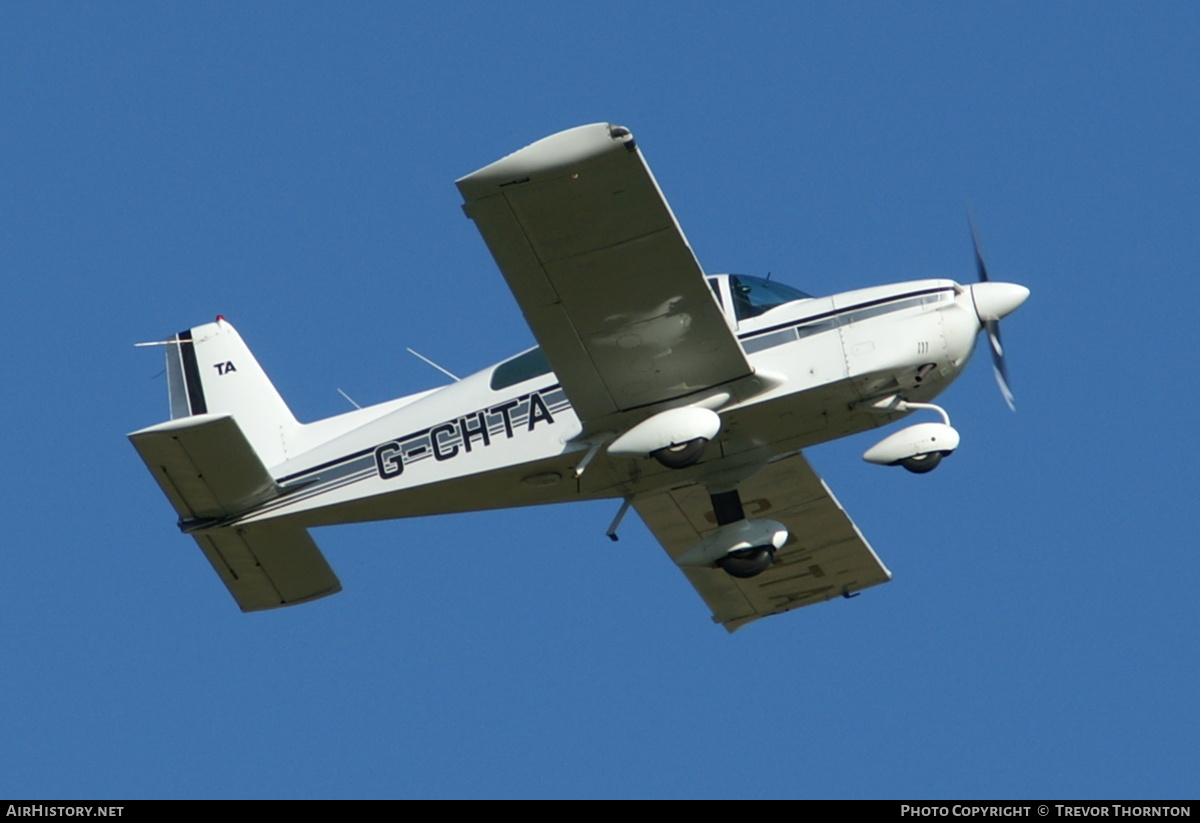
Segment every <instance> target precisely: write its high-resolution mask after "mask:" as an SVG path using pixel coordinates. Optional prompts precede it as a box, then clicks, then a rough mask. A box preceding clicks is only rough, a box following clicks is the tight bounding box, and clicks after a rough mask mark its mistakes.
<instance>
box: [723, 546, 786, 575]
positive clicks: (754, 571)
mask: <svg viewBox="0 0 1200 823" xmlns="http://www.w3.org/2000/svg"><path fill="white" fill-rule="evenodd" d="M774 559H775V549H774V547H772V546H753V547H751V548H749V549H739V550H738V551H736V552H730V553H729V554H727V555H725V556H724V557H722V558H721V559H720V560H718V561H717V565H718V566H720V567H721V568H722V569H724V570H725V573H726V574H728V575H729V576H730V577H737V578H739V579H745V578H747V577H754V576H756V575H760V574H762V573H763V572H765V571H766V570H767V569H769V568H771V562H772V561H773V560H774Z"/></svg>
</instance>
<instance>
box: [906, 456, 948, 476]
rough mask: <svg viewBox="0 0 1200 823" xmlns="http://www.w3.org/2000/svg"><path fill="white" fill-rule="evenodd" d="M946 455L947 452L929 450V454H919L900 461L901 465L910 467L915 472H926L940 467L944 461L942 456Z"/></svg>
mask: <svg viewBox="0 0 1200 823" xmlns="http://www.w3.org/2000/svg"><path fill="white" fill-rule="evenodd" d="M945 456H946V452H929V454H918V455H917V456H916V457H906V458H904V459H903V460H901V461H900V465H901V466H903V467H904V468H906V469H908V470H909V471H910V472H912V473H913V474H925V473H927V472H931V471H933V470H934V469H936V468H937V467H938V464H939V463H941V462H942V458H943V457H945Z"/></svg>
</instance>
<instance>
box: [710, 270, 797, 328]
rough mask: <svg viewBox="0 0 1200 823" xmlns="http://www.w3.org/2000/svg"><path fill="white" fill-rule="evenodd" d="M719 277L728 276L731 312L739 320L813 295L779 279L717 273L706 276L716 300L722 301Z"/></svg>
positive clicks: (756, 315)
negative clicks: (731, 303) (731, 304)
mask: <svg viewBox="0 0 1200 823" xmlns="http://www.w3.org/2000/svg"><path fill="white" fill-rule="evenodd" d="M721 278H728V279H729V297H730V299H731V300H732V301H733V313H734V316H735V317H736V318H737V319H738V320H745V319H747V318H750V317H758V316H759V315H760V314H762V313H764V312H766V311H769V310H770V309H773V308H775V307H776V306H782V305H783V304H784V303H791V302H794V301H796V300H811V299H812V295H811V294H806V293H804V292H802V291H800V289H796V288H792V287H791V286H789V285H787V284H786V283H780V282H779V281H778V280H768V279H766V278H765V277H754V276H753V275H749V274H718V275H713V276H712V277H709V278H708V282H709V284H710V285H711V286H712V288H713V292H714V293H715V294H716V295H717V301H718V302H720V303H722V304H724V300H723V299H722V294H721V284H720V281H721Z"/></svg>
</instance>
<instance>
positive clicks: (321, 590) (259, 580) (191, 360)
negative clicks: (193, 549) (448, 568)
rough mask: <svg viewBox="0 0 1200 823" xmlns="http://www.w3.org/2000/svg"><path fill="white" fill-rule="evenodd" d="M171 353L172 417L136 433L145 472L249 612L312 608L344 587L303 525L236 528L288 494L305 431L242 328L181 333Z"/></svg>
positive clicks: (222, 325)
mask: <svg viewBox="0 0 1200 823" xmlns="http://www.w3.org/2000/svg"><path fill="white" fill-rule="evenodd" d="M168 343H169V345H168V346H167V376H168V386H169V392H170V397H171V420H169V421H167V422H166V423H159V424H158V425H157V426H150V427H149V428H146V429H142V430H141V431H136V432H134V433H133V434H131V435H129V439H130V440H131V441H132V442H133V445H134V447H135V448H137V450H138V453H139V454H140V455H141V457H142V460H143V461H145V463H146V467H147V468H148V469H150V473H151V474H153V475H154V479H155V480H157V481H158V484H159V486H161V487H162V490H163V492H164V493H165V494H166V495H167V499H168V500H170V501H171V505H173V506H174V507H175V510H176V511H177V512H178V513H179V518H180V523H179V525H180V527H181V528H182V529H183V530H184V531H185V532H187V533H189V534H191V535H192V536H193V537H194V538H195V539H196V542H197V543H198V544H199V546H200V548H201V549H202V550H203V551H204V555H205V556H206V557H207V558H208V560H209V562H210V563H211V564H212V566H213V568H214V569H216V571H217V574H218V575H220V577H221V580H222V581H223V582H224V583H225V585H226V586H228V587H229V591H230V593H231V594H232V595H233V597H234V599H235V600H236V601H237V604H238V605H239V606H240V607H241V608H242V610H243V611H258V610H259V609H273V608H277V607H279V606H288V605H291V604H293V603H303V602H306V601H308V600H314V599H316V598H318V597H324V596H326V595H329V594H334V593H335V592H339V591H341V589H342V585H341V583H339V582H338V579H337V575H335V574H334V573H333V570H332V569H331V568H329V564H328V563H327V562H326V561H325V557H324V555H322V554H321V550H320V549H318V548H317V544H316V543H314V542H313V540H312V538H311V537H309V535H308V532H307V530H305V529H304V528H303V527H302V526H298V525H293V524H291V523H287V522H280V521H270V520H268V521H266V522H261V523H250V524H244V525H241V526H231V525H228V523H229V521H230V520H231V519H232V518H236V517H237V516H238V515H241V514H244V513H245V512H248V511H250V510H252V509H253V508H254V507H255V506H258V505H260V504H262V503H264V502H266V501H268V500H271V499H272V498H274V497H276V496H278V495H279V494H280V490H279V486H278V485H277V484H276V482H275V480H274V478H273V477H272V475H271V473H270V471H269V470H268V469H269V467H270V466H274V465H277V464H279V463H281V462H283V459H284V457H285V456H286V451H285V446H286V443H287V439H288V437H289V436H290V435H291V433H292V432H293V430H295V429H297V428H299V426H300V424H299V423H297V422H296V418H295V417H293V416H292V413H291V411H290V410H289V409H288V407H287V404H286V403H284V402H283V398H282V397H280V396H279V392H277V391H275V387H274V386H273V385H271V381H270V380H269V379H268V378H267V375H266V374H265V373H263V370H262V367H261V366H259V365H258V361H257V360H255V359H254V355H253V354H251V353H250V349H248V348H247V347H246V344H245V343H243V342H242V338H241V337H240V336H239V335H238V333H237V331H236V330H235V329H234V328H233V326H231V325H229V324H228V323H226V322H225V320H224V319H223V318H220V317H218V318H217V322H215V323H208V324H206V325H204V326H197V327H195V328H193V329H188V330H187V331H184V332H180V333H179V334H177V335H176V336H175V338H174V339H173V340H170V341H168Z"/></svg>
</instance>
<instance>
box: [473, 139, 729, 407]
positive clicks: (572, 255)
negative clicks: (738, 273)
mask: <svg viewBox="0 0 1200 823" xmlns="http://www.w3.org/2000/svg"><path fill="white" fill-rule="evenodd" d="M457 185H458V189H459V191H460V192H461V193H462V196H463V199H464V200H465V203H464V206H463V210H464V211H465V212H466V213H467V216H469V217H470V218H471V219H473V220H474V221H475V224H476V226H477V227H478V228H479V231H480V233H481V234H482V235H483V239H484V240H485V241H486V242H487V245H488V248H489V249H490V250H491V253H492V256H493V257H494V258H495V259H496V263H497V264H498V265H499V267H500V271H501V272H502V273H503V274H504V278H505V280H507V281H508V286H509V288H510V289H512V293H513V295H514V296H515V297H516V298H517V302H518V303H519V304H520V306H521V310H522V312H524V314H525V319H526V321H527V322H528V323H529V327H530V328H531V329H532V330H533V334H534V337H536V338H537V341H538V343H539V344H540V345H541V347H542V351H543V352H544V353H545V355H546V358H547V360H548V361H549V363H550V366H551V367H552V368H553V369H554V372H555V374H556V375H557V376H558V379H559V380H560V381H561V382H562V386H563V389H564V391H565V392H566V394H567V397H568V398H569V399H570V401H571V404H572V405H573V406H574V407H575V410H576V413H577V414H578V415H579V418H580V419H581V420H584V421H586V420H593V419H595V418H597V417H601V416H603V415H606V414H610V413H613V412H617V411H624V410H627V409H631V408H636V407H639V406H644V405H647V404H650V403H657V402H660V401H663V400H669V399H672V398H675V397H680V396H683V395H687V394H691V393H692V392H695V391H699V390H702V389H705V388H708V387H710V386H715V385H719V384H722V383H726V382H728V381H731V380H735V379H737V378H740V377H744V376H746V375H748V374H750V373H751V368H750V364H749V363H748V362H747V361H746V355H745V354H744V353H743V352H742V349H741V346H740V345H739V344H738V341H737V338H736V337H735V336H734V334H733V332H732V331H731V330H730V328H729V325H728V323H727V322H726V320H725V317H724V315H723V314H722V313H721V309H720V307H719V306H718V305H717V302H716V300H715V298H714V297H713V294H712V291H711V289H710V288H709V285H708V283H707V282H706V281H705V279H704V275H703V272H702V271H701V269H700V264H699V263H698V262H697V261H696V256H695V254H693V253H692V249H691V247H690V246H689V245H688V242H687V240H686V238H684V236H683V231H682V230H681V229H680V228H679V224H678V223H677V222H676V221H675V216H674V215H673V214H672V213H671V208H670V207H669V206H668V205H667V202H666V200H664V199H663V196H662V192H661V191H659V188H658V184H657V183H656V182H655V180H654V176H653V175H652V174H651V173H650V169H649V168H648V167H647V166H646V162H645V160H643V159H642V155H641V153H640V152H639V151H638V149H637V147H636V145H635V143H634V141H633V136H632V135H631V134H630V133H629V131H628V130H627V129H625V128H622V127H620V126H613V125H610V124H608V123H594V124H592V125H590V126H580V127H579V128H575V129H570V130H569V131H564V132H561V133H559V134H555V135H552V136H550V137H547V138H545V139H544V140H539V141H538V142H536V143H534V144H533V145H531V146H527V147H526V148H523V149H521V150H520V151H518V152H516V153H514V154H510V155H509V156H508V157H505V158H503V159H501V160H498V161H496V162H495V163H492V164H491V165H489V166H486V167H484V168H482V169H480V170H479V171H477V172H475V173H473V174H470V175H467V176H466V177H464V178H462V179H461V180H459V181H458V182H457Z"/></svg>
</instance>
